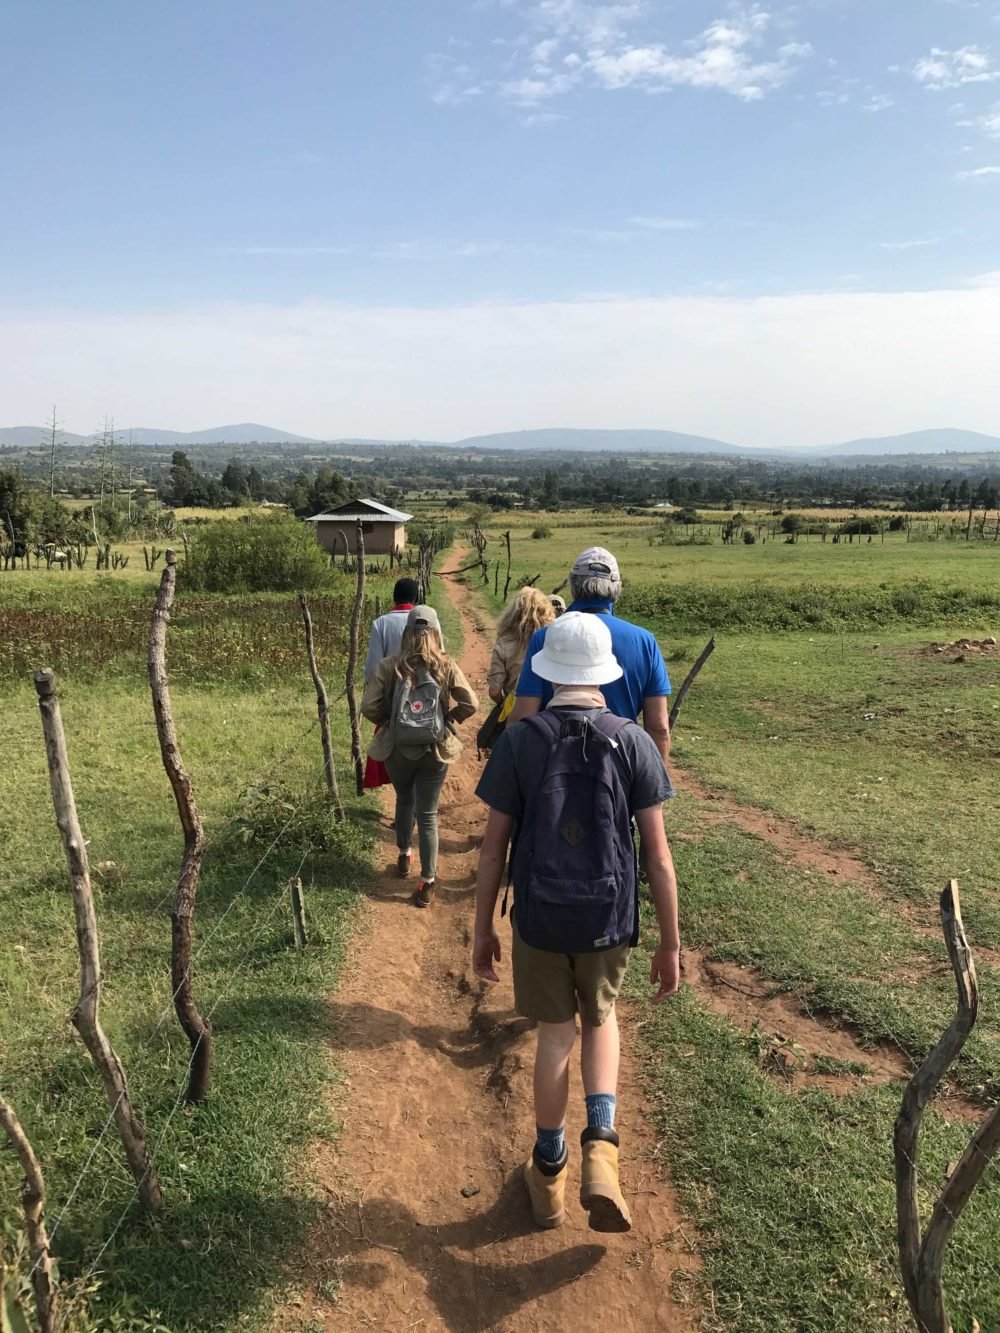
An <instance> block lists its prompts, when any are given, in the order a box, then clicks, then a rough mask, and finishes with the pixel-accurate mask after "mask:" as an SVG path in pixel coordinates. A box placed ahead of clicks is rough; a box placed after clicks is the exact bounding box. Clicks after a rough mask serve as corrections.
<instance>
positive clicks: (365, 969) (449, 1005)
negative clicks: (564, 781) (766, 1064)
mask: <svg viewBox="0 0 1000 1333" xmlns="http://www.w3.org/2000/svg"><path fill="white" fill-rule="evenodd" d="M461 563H462V561H461V557H458V558H457V560H456V567H457V565H459V564H461ZM446 586H447V588H448V595H449V596H451V597H452V598H453V599H454V601H455V602H456V604H457V606H458V608H459V610H460V611H461V614H462V618H463V627H464V631H465V641H466V647H465V652H464V654H463V666H464V668H465V670H466V673H467V674H468V676H469V679H470V681H471V682H472V684H473V686H474V688H476V689H477V691H479V692H481V695H482V696H483V697H485V676H486V668H487V665H488V657H489V648H490V643H489V640H488V638H487V636H486V634H485V633H484V632H483V630H482V629H481V628H480V627H479V624H478V622H477V619H476V618H474V617H473V615H472V612H471V607H470V595H469V592H468V590H467V589H466V588H465V587H464V586H463V585H461V584H458V583H455V582H453V581H451V580H448V581H447V583H446ZM476 726H477V721H476V720H475V719H473V720H472V721H470V722H469V723H467V724H466V725H465V727H464V729H463V730H464V740H465V742H466V750H465V754H464V756H463V758H462V760H461V761H460V762H459V763H458V764H456V765H454V767H453V768H452V770H451V773H450V775H449V777H448V780H447V783H446V785H445V790H444V795H443V798H442V803H441V820H440V823H441V852H442V863H441V870H440V876H441V881H440V882H441V887H440V888H439V891H438V899H437V902H436V904H435V906H434V907H433V908H431V909H430V910H427V911H420V910H417V909H415V908H414V907H412V906H411V904H410V901H409V898H410V893H411V892H412V884H408V883H406V882H404V881H401V880H399V879H397V878H396V877H395V874H394V862H395V847H394V845H393V842H392V839H391V836H390V835H389V834H388V832H387V833H386V834H385V838H384V845H383V849H382V850H383V858H384V862H385V869H384V871H383V873H382V874H381V875H380V876H379V877H378V878H377V880H376V881H375V883H374V884H373V885H372V886H371V889H370V891H369V903H368V905H367V909H366V910H367V917H366V919H365V922H364V926H363V929H362V931H361V932H359V937H358V939H357V940H356V943H355V946H354V952H353V955H352V960H351V964H350V966H349V967H348V969H347V970H346V971H345V974H344V977H343V980H342V983H341V986H340V988H339V991H338V993H337V995H336V996H335V997H333V998H332V999H331V1001H330V1014H331V1023H332V1031H333V1038H332V1042H333V1046H334V1049H335V1051H336V1053H337V1058H338V1061H339V1062H340V1064H341V1065H342V1066H343V1067H344V1069H345V1070H346V1074H347V1079H348V1083H347V1088H346V1091H345V1093H344V1095H343V1097H342V1099H341V1101H339V1102H338V1104H337V1105H336V1107H335V1108H334V1109H335V1113H336V1114H337V1116H338V1117H342V1118H343V1120H344V1129H343V1133H342V1135H341V1137H340V1139H339V1141H338V1143H337V1145H336V1147H335V1148H327V1147H322V1148H320V1149H318V1150H317V1151H316V1153H315V1160H314V1161H313V1162H312V1163H311V1166H312V1167H313V1170H311V1171H310V1173H309V1174H310V1175H311V1176H312V1178H313V1179H317V1178H318V1180H319V1188H320V1192H321V1197H322V1198H323V1200H324V1205H323V1208H322V1220H321V1222H320V1224H319V1226H318V1227H317V1228H316V1230H315V1232H314V1234H313V1235H312V1236H311V1238H310V1241H309V1243H308V1246H307V1247H306V1249H305V1250H304V1252H303V1255H302V1258H301V1262H300V1264H299V1265H298V1267H297V1270H296V1271H294V1272H293V1273H291V1274H290V1278H291V1281H292V1283H293V1285H294V1288H295V1294H294V1295H293V1296H292V1297H291V1298H290V1299H289V1301H288V1302H287V1304H286V1305H285V1307H284V1308H283V1309H282V1310H281V1311H279V1313H278V1315H277V1318H276V1321H275V1325H274V1327H275V1328H276V1329H280V1330H289V1329H295V1328H297V1327H301V1326H302V1325H303V1324H304V1323H308V1324H309V1325H310V1326H316V1327H323V1328H327V1329H358V1328H382V1329H392V1330H395V1329H417V1328H419V1329H423V1330H434V1329H447V1330H452V1331H454V1333H466V1330H468V1331H469V1333H472V1331H473V1330H480V1329H482V1330H486V1329H490V1330H494V1329H495V1330H504V1331H506V1333H514V1330H517V1331H518V1333H521V1330H549V1331H551V1333H564V1331H565V1330H569V1329H573V1330H594V1333H598V1331H599V1330H600V1331H603V1330H607V1329H616V1330H621V1331H622V1333H647V1331H649V1330H657V1329H661V1330H671V1333H684V1331H685V1330H691V1329H694V1328H695V1327H696V1326H697V1323H698V1311H697V1309H696V1308H695V1307H694V1306H693V1305H692V1303H691V1302H692V1300H693V1298H694V1294H695V1291H696V1285H697V1284H696V1274H697V1254H696V1247H695V1244H694V1243H693V1241H692V1240H691V1238H690V1228H687V1227H686V1226H685V1224H683V1223H682V1220H681V1216H680V1213H679V1210H678V1206H677V1203H676V1199H675V1197H674V1194H673V1191H672V1190H671V1188H670V1186H669V1185H668V1184H666V1183H665V1182H664V1179H663V1176H662V1174H661V1170H660V1168H659V1166H658V1164H657V1162H656V1160H655V1152H656V1138H655V1135H654V1133H653V1130H652V1126H651V1124H650V1122H649V1120H648V1119H647V1117H646V1115H645V1113H644V1109H643V1095H642V1092H641V1088H640V1084H639V1080H638V1079H637V1077H636V1071H635V1067H634V1063H633V1052H634V1050H635V1046H636V1041H635V1039H634V1036H633V1021H634V1020H633V1019H632V1018H631V1016H630V1015H629V1013H628V1010H627V1008H623V1012H622V1013H621V1019H622V1030H623V1031H622V1035H623V1063H622V1078H621V1086H620V1092H619V1103H620V1113H619V1128H620V1131H621V1137H622V1179H623V1187H624V1189H625V1192H626V1194H627V1196H628V1198H629V1200H630V1203H631V1205H632V1210H633V1219H634V1229H633V1230H632V1232H631V1233H630V1234H628V1235H623V1236H617V1235H601V1234H598V1233H596V1232H593V1231H590V1230H589V1229H588V1228H587V1224H586V1215H585V1214H584V1213H583V1211H582V1210H581V1209H580V1208H579V1205H578V1204H577V1203H576V1199H575V1195H572V1194H571V1197H570V1205H571V1206H570V1210H569V1218H568V1221H567V1223H566V1224H565V1225H564V1226H563V1227H561V1228H559V1229H558V1230H556V1231H548V1232H541V1231H538V1230H536V1229H535V1228H534V1227H533V1225H532V1222H531V1218H530V1214H529V1211H528V1205H527V1200H526V1197H525V1195H524V1189H523V1185H522V1183H521V1180H520V1174H519V1173H520V1167H521V1165H522V1163H523V1162H524V1160H525V1158H526V1157H527V1155H528V1152H529V1150H530V1148H531V1144H532V1141H533V1137H534V1125H533V1119H532V1113H531V1104H532V1098H531V1065H532V1058H533V1036H532V1031H531V1025H530V1024H529V1023H527V1022H526V1021H525V1020H524V1019H521V1018H518V1017H517V1015H516V1014H515V1013H514V1011H513V996H512V992H511V986H510V975H509V961H508V959H507V958H505V959H504V961H503V964H502V967H501V972H502V976H503V979H502V981H501V983H500V984H499V985H498V986H494V987H489V988H487V987H485V986H483V985H482V984H481V983H480V982H479V981H477V980H476V979H475V978H474V977H473V975H472V972H471V967H470V957H469V955H470V934H469V932H470V927H471V922H472V911H473V895H474V885H475V869H476V857H477V850H478V846H479V840H480V835H481V830H482V824H483V818H484V814H483V808H482V806H480V804H479V803H478V801H477V800H476V798H475V794H474V792H475V786H476V782H477V779H478V775H479V771H480V766H479V763H478V760H477V758H476V750H475V728H476ZM384 809H385V811H386V814H387V815H389V814H391V810H392V805H391V800H390V799H388V798H387V799H385V801H384ZM501 939H502V940H504V941H505V943H506V941H508V940H509V932H508V928H507V926H506V924H504V925H502V927H501ZM584 1123H585V1117H584V1114H583V1090H582V1087H581V1086H580V1082H579V1071H578V1069H574V1072H573V1082H572V1086H571V1099H570V1119H569V1124H568V1126H567V1138H568V1141H569V1143H570V1145H571V1149H570V1150H571V1163H572V1168H573V1172H574V1174H575V1172H576V1171H577V1170H578V1167H579V1160H580V1155H579V1148H578V1146H577V1145H578V1141H579V1138H578V1136H579V1132H580V1130H581V1129H582V1128H583V1125H584Z"/></svg>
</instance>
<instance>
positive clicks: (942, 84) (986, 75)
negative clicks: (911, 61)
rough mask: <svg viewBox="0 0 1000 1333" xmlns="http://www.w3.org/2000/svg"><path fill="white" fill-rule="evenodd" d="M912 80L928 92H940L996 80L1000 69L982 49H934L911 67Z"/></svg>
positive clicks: (999, 74) (976, 47)
mask: <svg viewBox="0 0 1000 1333" xmlns="http://www.w3.org/2000/svg"><path fill="white" fill-rule="evenodd" d="M913 77H914V78H915V79H916V80H917V82H918V83H921V84H923V86H924V87H925V88H929V89H931V91H932V92H941V91H943V90H944V89H946V88H961V87H962V86H963V85H965V84H967V83H992V82H993V80H994V79H1000V69H997V68H996V66H995V65H994V64H993V59H992V56H991V55H990V53H989V52H988V51H984V50H983V49H982V47H979V46H961V47H959V48H958V50H956V51H945V50H943V49H942V48H941V47H939V46H935V47H932V48H931V53H930V55H929V56H924V57H923V58H922V59H921V60H918V61H917V63H916V64H915V65H914V66H913Z"/></svg>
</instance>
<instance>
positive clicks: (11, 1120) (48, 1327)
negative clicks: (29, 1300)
mask: <svg viewBox="0 0 1000 1333" xmlns="http://www.w3.org/2000/svg"><path fill="white" fill-rule="evenodd" d="M0 1126H2V1127H3V1129H4V1131H5V1133H6V1135H7V1137H8V1139H9V1140H10V1143H11V1146H12V1147H13V1149H14V1151H15V1152H16V1153H17V1155H18V1158H19V1160H20V1163H21V1170H22V1171H23V1172H24V1183H23V1184H22V1186H21V1206H22V1208H23V1210H24V1234H25V1235H26V1236H27V1238H28V1253H29V1255H30V1256H31V1284H32V1286H33V1287H34V1290H35V1309H36V1311H37V1313H38V1323H39V1326H40V1328H41V1330H42V1333H56V1329H57V1328H58V1327H59V1293H58V1290H57V1288H56V1280H55V1273H54V1272H53V1270H52V1260H51V1258H50V1257H49V1233H48V1231H47V1230H46V1227H45V1180H44V1177H43V1176H42V1168H41V1167H40V1166H39V1165H38V1158H37V1157H36V1156H35V1151H34V1149H33V1148H32V1146H31V1142H30V1140H29V1138H28V1136H27V1134H25V1132H24V1130H23V1129H22V1128H21V1122H20V1121H19V1120H18V1118H17V1116H16V1115H15V1114H14V1108H13V1107H12V1106H11V1104H10V1103H9V1102H8V1101H5V1100H4V1098H3V1097H0ZM4 1327H6V1323H5V1324H4Z"/></svg>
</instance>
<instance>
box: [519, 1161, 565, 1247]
mask: <svg viewBox="0 0 1000 1333" xmlns="http://www.w3.org/2000/svg"><path fill="white" fill-rule="evenodd" d="M568 1175H569V1152H568V1151H567V1150H565V1149H564V1150H563V1155H562V1161H561V1162H546V1161H545V1160H544V1158H541V1157H539V1156H538V1154H537V1153H536V1152H532V1154H531V1156H530V1157H529V1158H528V1160H527V1161H526V1162H525V1164H524V1187H525V1189H526V1190H527V1191H528V1199H529V1200H530V1202H531V1216H532V1217H533V1218H534V1219H535V1225H536V1226H539V1227H543V1228H544V1229H545V1230H546V1231H550V1230H552V1228H554V1227H561V1226H562V1224H563V1223H564V1222H565V1221H566V1178H567V1176H568Z"/></svg>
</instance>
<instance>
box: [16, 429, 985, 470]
mask: <svg viewBox="0 0 1000 1333" xmlns="http://www.w3.org/2000/svg"><path fill="white" fill-rule="evenodd" d="M116 435H117V437H118V439H119V440H123V441H124V440H126V439H127V438H128V431H127V430H119V431H116ZM132 438H133V439H134V440H135V443H136V444H139V445H147V446H155V445H158V446H160V447H161V448H163V447H167V448H169V447H170V446H171V445H176V446H177V447H178V448H181V449H183V448H185V447H187V446H189V445H203V446H204V445H227V444H232V445H246V444H307V445H313V444H314V445H317V446H318V448H319V449H320V450H324V449H326V450H329V449H331V448H335V447H340V448H343V447H344V446H348V447H349V446H351V445H358V446H364V447H373V446H381V447H390V448H391V447H393V446H400V447H403V446H414V445H415V446H417V447H424V448H434V447H438V448H441V447H444V448H450V449H482V450H513V451H520V452H529V451H531V452H534V453H548V452H551V451H553V450H563V451H565V452H567V453H633V454H636V453H650V454H718V455H722V456H725V457H728V458H777V459H786V460H788V461H789V462H791V461H792V460H793V459H800V460H802V461H803V462H807V463H819V462H821V461H822V460H824V459H828V458H849V457H865V458H879V457H881V458H884V457H890V456H892V457H895V456H899V455H903V454H906V455H910V456H921V457H924V456H927V455H935V456H940V455H944V454H949V453H950V454H962V455H965V456H970V455H971V456H979V455H982V454H989V453H996V452H998V451H1000V437H998V436H996V435H982V434H980V433H979V432H977V431H973V430H957V429H954V428H950V427H945V428H942V429H940V430H918V431H911V432H910V433H909V434H905V435H885V436H878V437H871V438H866V439H860V440H848V441H847V442H846V443H844V444H830V445H819V446H816V445H814V446H811V447H806V446H803V447H801V448H783V449H781V448H773V449H771V448H767V447H764V448H753V447H751V446H749V445H742V444H729V443H728V442H727V441H725V440H716V439H712V438H710V437H707V436H704V435H685V434H683V433H682V432H680V431H674V430H585V429H575V428H571V427H552V428H547V429H542V430H517V431H501V432H499V433H497V434H493V435H470V436H469V437H467V438H466V439H463V440H455V441H454V442H453V443H452V444H449V445H434V444H433V443H432V442H431V441H429V440H417V439H409V440H385V439H377V438H371V439H354V438H347V437H344V436H337V435H328V436H326V438H325V440H319V439H314V438H310V437H308V436H305V435H294V434H292V432H291V431H283V430H277V429H275V427H273V426H261V425H259V424H258V423H256V422H253V421H244V422H240V423H239V424H238V425H232V426H213V427H211V428H210V429H208V430H193V431H183V430H160V429H157V428H148V427H136V428H135V429H133V431H132ZM61 439H62V441H63V443H64V444H67V445H86V444H94V443H96V442H97V440H98V439H99V436H98V435H97V434H94V435H76V434H74V433H73V432H72V431H62V432H61ZM44 443H45V427H44V426H5V427H0V445H13V446H14V447H15V448H19V449H32V448H41V447H43V446H44Z"/></svg>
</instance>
